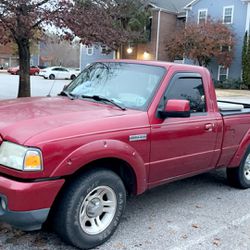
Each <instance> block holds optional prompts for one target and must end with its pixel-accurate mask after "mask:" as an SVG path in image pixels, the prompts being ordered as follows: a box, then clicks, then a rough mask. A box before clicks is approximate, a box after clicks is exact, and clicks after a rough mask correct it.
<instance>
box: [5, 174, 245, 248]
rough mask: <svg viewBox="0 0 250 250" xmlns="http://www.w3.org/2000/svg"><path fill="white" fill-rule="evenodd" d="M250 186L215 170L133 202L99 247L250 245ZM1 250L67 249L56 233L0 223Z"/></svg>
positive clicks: (176, 183) (149, 193) (137, 198)
mask: <svg viewBox="0 0 250 250" xmlns="http://www.w3.org/2000/svg"><path fill="white" fill-rule="evenodd" d="M249 207H250V190H238V189H234V188H231V187H229V186H228V185H227V182H226V178H225V173H224V171H221V170H220V171H213V172H211V173H206V174H202V175H199V176H196V177H192V178H189V179H186V180H182V181H178V182H175V183H171V184H168V185H164V186H161V187H159V188H156V189H153V190H150V191H148V192H146V193H145V194H143V195H141V196H139V197H133V198H130V199H129V200H128V204H127V208H126V212H125V214H124V216H123V217H122V220H121V223H120V225H119V227H118V230H117V231H116V232H115V234H114V235H113V237H111V239H110V240H109V241H108V242H107V243H106V244H104V245H102V246H100V247H98V248H97V249H99V250H115V249H121V250H129V249H143V250H144V249H145V250H149V249H155V250H166V249H171V250H184V249H187V250H195V249H197V250H201V249H204V250H207V249H227V250H230V249H234V250H235V249H237V250H241V249H242V250H246V249H250V247H249V246H250V237H249V231H250V211H249ZM0 232H1V234H0V246H1V248H0V249H5V250H24V249H25V250H33V249H39V250H45V249H53V250H59V249H68V250H73V249H75V248H72V247H70V246H68V245H65V244H64V243H63V242H62V241H61V240H60V239H59V238H58V237H57V236H56V235H55V234H53V233H51V232H46V231H39V232H31V233H24V232H21V231H19V230H15V229H12V228H11V227H10V226H8V225H4V224H2V225H1V226H0Z"/></svg>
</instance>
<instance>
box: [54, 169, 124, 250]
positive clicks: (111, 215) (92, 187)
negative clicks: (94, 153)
mask: <svg viewBox="0 0 250 250" xmlns="http://www.w3.org/2000/svg"><path fill="white" fill-rule="evenodd" d="M125 203H126V191H125V187H124V184H123V182H122V180H121V179H120V177H119V176H117V175H116V174H115V173H113V172H111V171H109V170H96V171H92V172H89V173H87V174H85V175H83V176H81V177H79V178H78V179H77V180H75V181H74V182H73V183H72V184H71V185H70V186H69V187H68V188H67V189H66V192H65V193H63V195H62V198H61V200H60V201H59V206H57V211H56V214H55V217H54V227H55V231H56V232H57V233H58V234H59V235H60V236H61V237H62V239H64V240H66V241H67V242H68V243H70V244H73V245H74V246H76V247H78V248H81V249H89V248H93V247H96V246H98V245H100V244H102V243H103V242H105V241H106V240H108V239H109V238H110V237H111V235H112V234H113V233H114V231H115V229H116V228H117V226H118V223H119V221H120V218H121V215H122V213H123V211H124V208H125Z"/></svg>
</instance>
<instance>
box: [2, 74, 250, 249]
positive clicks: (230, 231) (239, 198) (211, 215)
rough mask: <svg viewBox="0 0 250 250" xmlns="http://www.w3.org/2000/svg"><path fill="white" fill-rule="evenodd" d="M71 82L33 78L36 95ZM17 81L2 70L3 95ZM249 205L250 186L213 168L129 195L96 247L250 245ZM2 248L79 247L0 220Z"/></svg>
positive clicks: (12, 93) (55, 91)
mask: <svg viewBox="0 0 250 250" xmlns="http://www.w3.org/2000/svg"><path fill="white" fill-rule="evenodd" d="M68 83H69V81H60V80H56V81H50V80H44V79H42V78H40V77H32V95H33V96H46V95H47V94H48V93H49V92H50V89H51V88H52V86H53V84H54V86H53V89H52V91H51V94H52V95H56V94H58V93H59V92H60V91H61V89H62V88H63V86H64V85H65V84H68ZM17 84H18V76H10V75H7V74H1V75H0V99H6V98H14V97H15V96H16V93H17ZM219 92H220V94H219V95H220V96H221V97H223V96H225V92H223V91H219ZM226 96H227V98H229V97H231V96H230V95H226ZM232 96H233V97H234V94H232ZM240 97H241V98H242V96H241V95H240ZM240 97H239V96H238V98H240ZM235 98H236V97H235ZM248 98H249V96H248ZM245 99H246V100H248V99H247V97H245ZM249 208H250V189H249V190H239V189H235V188H231V187H230V186H228V184H227V180H226V175H225V171H224V170H215V171H212V172H210V173H205V174H201V175H198V176H195V177H192V178H188V179H185V180H181V181H177V182H175V183H170V184H168V185H164V186H161V187H158V188H155V189H152V190H149V191H147V192H146V193H145V194H143V195H141V196H138V197H131V198H129V199H128V202H127V207H126V211H125V214H124V215H123V217H122V220H121V223H120V225H119V227H118V230H117V231H116V232H115V234H114V235H113V236H112V237H111V239H110V240H109V241H108V242H106V243H105V244H104V245H102V246H100V247H98V248H97V249H99V250H115V249H116V250H117V249H118V250H130V249H139V250H140V249H141V250H150V249H152V250H154V249H155V250H166V249H171V250H184V249H187V250H196V249H197V250H200V249H204V250H205V249H206V250H207V249H225V250H230V249H232V250H235V249H237V250H245V249H250V237H249V232H250V209H249ZM0 249H4V250H33V249H37V250H50V249H53V250H59V249H68V250H73V249H75V248H73V247H71V246H68V245H66V244H64V243H63V241H62V240H61V239H59V238H58V237H57V236H56V235H55V234H54V233H52V232H49V231H45V230H42V231H38V232H30V233H25V232H22V231H20V230H16V229H13V228H12V227H10V226H9V225H6V224H4V223H0Z"/></svg>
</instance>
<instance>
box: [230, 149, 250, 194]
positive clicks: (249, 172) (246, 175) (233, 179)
mask: <svg viewBox="0 0 250 250" xmlns="http://www.w3.org/2000/svg"><path fill="white" fill-rule="evenodd" d="M227 178H228V181H229V183H230V184H231V185H232V186H234V187H238V188H242V189H246V188H250V148H248V150H247V152H246V154H245V156H244V157H243V159H242V161H241V164H240V166H239V167H237V168H228V169H227Z"/></svg>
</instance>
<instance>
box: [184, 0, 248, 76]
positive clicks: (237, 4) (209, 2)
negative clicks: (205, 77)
mask: <svg viewBox="0 0 250 250" xmlns="http://www.w3.org/2000/svg"><path fill="white" fill-rule="evenodd" d="M232 5H233V6H234V11H233V23H232V24H230V25H229V26H230V27H231V28H232V30H233V32H234V33H235V40H236V46H235V48H234V49H235V53H234V60H233V63H232V64H231V66H230V68H229V79H240V78H241V69H242V66H241V54H242V46H243V40H244V34H245V31H246V18H247V3H244V2H242V1H241V0H220V1H214V0H200V1H198V2H197V3H196V4H194V5H193V6H192V8H191V10H189V11H188V19H187V22H190V21H195V22H197V20H198V11H199V10H200V9H207V10H208V16H210V17H211V18H212V19H216V20H222V19H223V8H224V7H225V6H232ZM208 68H209V69H210V70H211V73H212V75H213V78H214V79H217V77H218V64H217V63H216V61H215V60H212V62H211V63H210V65H209V67H208Z"/></svg>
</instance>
